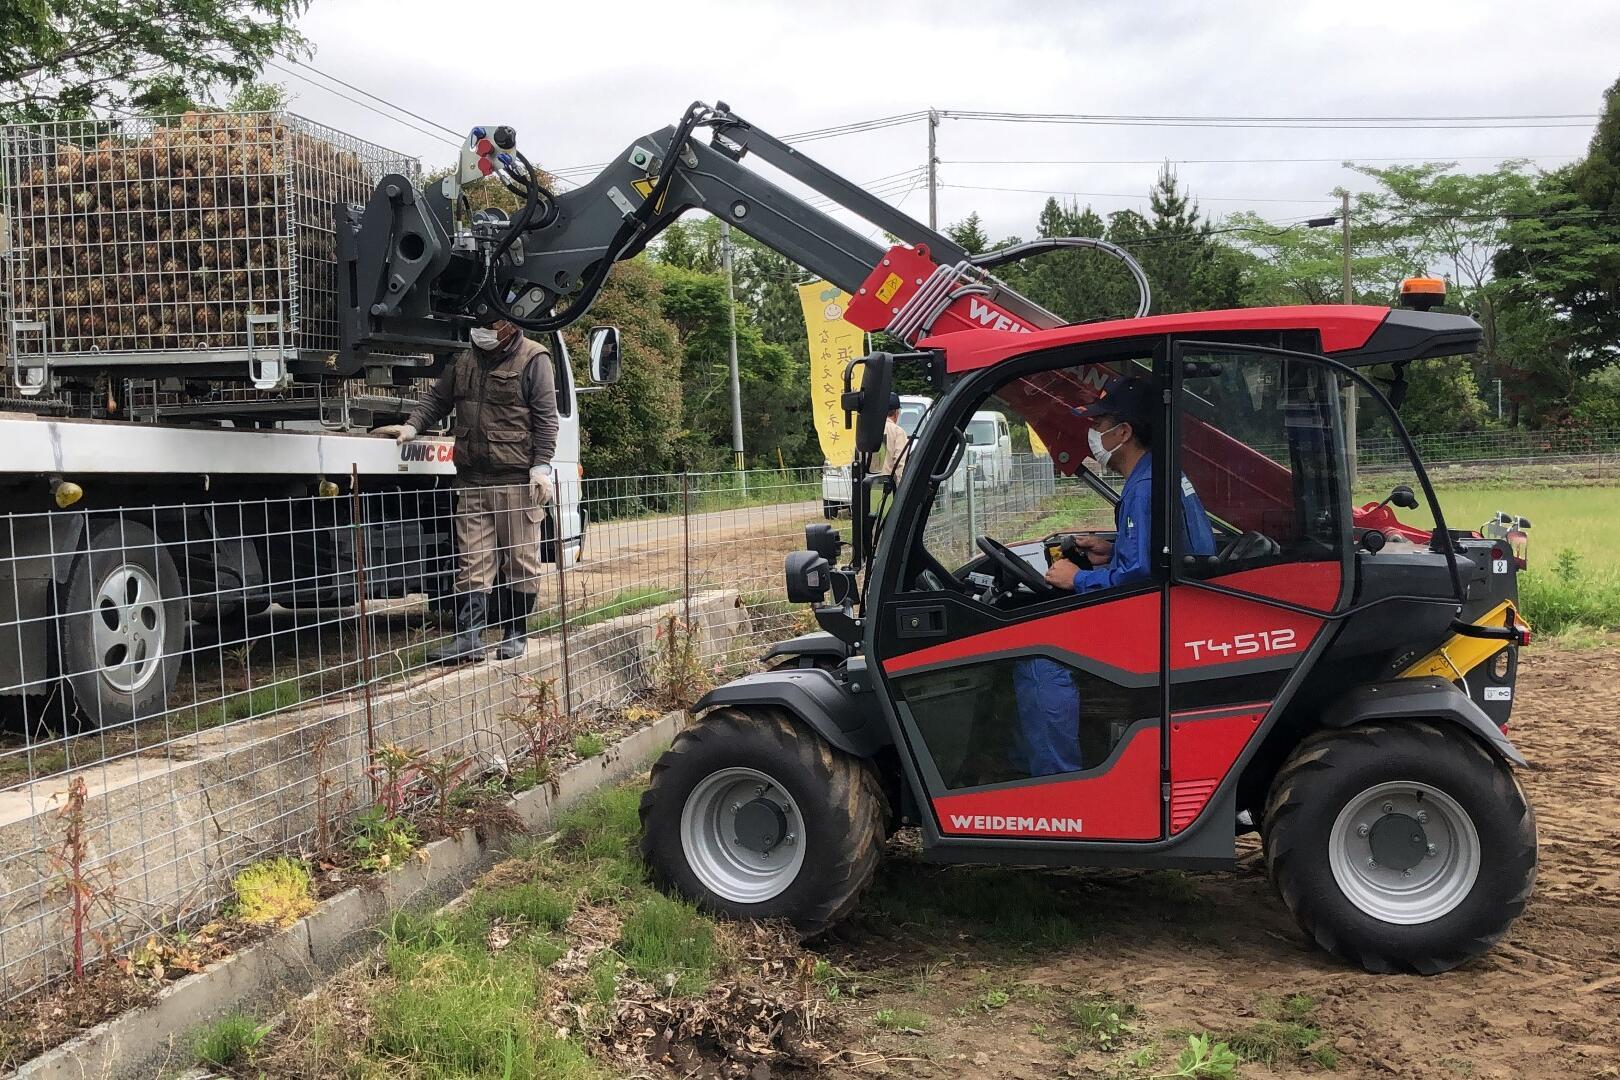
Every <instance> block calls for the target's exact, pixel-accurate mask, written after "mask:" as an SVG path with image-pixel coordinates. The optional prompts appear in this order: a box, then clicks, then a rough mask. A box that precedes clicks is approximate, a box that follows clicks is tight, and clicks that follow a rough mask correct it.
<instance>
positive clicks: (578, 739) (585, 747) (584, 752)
mask: <svg viewBox="0 0 1620 1080" xmlns="http://www.w3.org/2000/svg"><path fill="white" fill-rule="evenodd" d="M606 749H607V740H606V739H604V738H602V736H600V735H597V734H595V733H594V732H585V733H583V734H580V735H575V736H574V753H576V754H578V755H579V756H580V757H582V758H593V757H595V756H596V755H597V754H600V753H601V752H602V751H604V750H606Z"/></svg>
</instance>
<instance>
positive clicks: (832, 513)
mask: <svg viewBox="0 0 1620 1080" xmlns="http://www.w3.org/2000/svg"><path fill="white" fill-rule="evenodd" d="M848 508H849V504H848V503H842V502H834V501H833V500H831V499H822V500H821V516H822V517H824V518H826V519H827V520H828V521H835V520H837V518H838V515H839V514H841V513H843V512H844V511H845V510H847V509H848Z"/></svg>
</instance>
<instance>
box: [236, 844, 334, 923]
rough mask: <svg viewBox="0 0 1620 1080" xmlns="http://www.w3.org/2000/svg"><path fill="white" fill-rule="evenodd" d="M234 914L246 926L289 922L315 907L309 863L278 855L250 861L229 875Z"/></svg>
mask: <svg viewBox="0 0 1620 1080" xmlns="http://www.w3.org/2000/svg"><path fill="white" fill-rule="evenodd" d="M231 891H232V892H234V893H235V894H236V903H235V906H234V909H233V914H234V915H235V916H236V917H237V918H238V919H241V920H242V921H243V922H245V923H247V924H248V925H249V926H291V925H292V924H293V923H295V922H297V921H298V920H299V919H301V918H303V917H304V916H305V915H308V914H309V913H310V912H311V911H314V910H315V890H314V888H313V887H312V886H311V884H310V878H309V867H307V866H305V865H304V863H303V862H302V861H301V860H299V859H289V858H286V857H285V856H278V857H277V858H273V859H264V860H262V861H260V862H256V863H249V864H248V865H247V866H246V867H244V868H243V869H242V872H241V873H239V874H237V875H236V876H235V877H234V878H232V879H231Z"/></svg>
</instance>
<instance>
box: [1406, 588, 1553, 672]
mask: <svg viewBox="0 0 1620 1080" xmlns="http://www.w3.org/2000/svg"><path fill="white" fill-rule="evenodd" d="M1509 610H1512V612H1513V624H1514V625H1515V626H1522V627H1523V628H1524V629H1526V630H1529V629H1530V624H1529V623H1527V622H1525V621H1524V617H1523V616H1522V615H1520V614H1519V609H1518V608H1516V607H1514V606H1513V604H1512V602H1510V601H1507V600H1504V601H1502V602H1501V603H1500V604H1498V605H1496V606H1495V607H1494V608H1492V609H1491V610H1490V611H1488V612H1486V613H1485V615H1484V616H1483V617H1482V618H1480V619H1478V620H1476V621H1475V623H1474V625H1476V626H1506V625H1507V613H1508V611H1509ZM1503 644H1504V642H1502V641H1500V640H1499V639H1496V638H1474V637H1464V636H1463V635H1462V634H1453V635H1451V637H1449V638H1447V639H1446V641H1445V643H1444V644H1443V645H1441V646H1440V647H1439V648H1438V649H1435V650H1434V651H1433V652H1431V653H1429V654H1428V655H1427V656H1425V657H1423V658H1422V659H1421V660H1419V661H1418V662H1417V663H1415V664H1413V665H1412V666H1411V667H1409V668H1407V669H1406V670H1405V671H1403V672H1401V678H1403V679H1418V678H1422V677H1423V676H1425V675H1438V676H1440V677H1441V678H1442V679H1446V680H1448V681H1452V680H1456V679H1460V678H1462V677H1463V676H1464V675H1467V674H1468V673H1469V672H1470V671H1473V670H1474V669H1475V668H1477V667H1479V665H1481V664H1483V663H1484V662H1485V661H1487V660H1489V659H1490V658H1491V657H1493V656H1495V655H1496V654H1497V653H1499V652H1501V651H1502V646H1503Z"/></svg>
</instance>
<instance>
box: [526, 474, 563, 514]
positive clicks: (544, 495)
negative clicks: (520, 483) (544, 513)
mask: <svg viewBox="0 0 1620 1080" xmlns="http://www.w3.org/2000/svg"><path fill="white" fill-rule="evenodd" d="M529 488H530V490H532V491H533V492H534V501H535V503H536V504H538V505H540V506H550V505H551V500H552V499H553V498H554V497H555V496H556V494H557V485H556V483H555V482H553V481H552V479H551V466H550V465H536V466H534V467H533V468H532V469H530V470H529Z"/></svg>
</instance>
